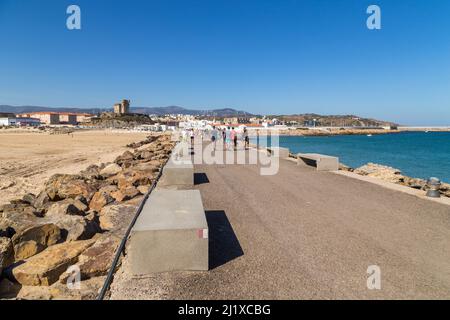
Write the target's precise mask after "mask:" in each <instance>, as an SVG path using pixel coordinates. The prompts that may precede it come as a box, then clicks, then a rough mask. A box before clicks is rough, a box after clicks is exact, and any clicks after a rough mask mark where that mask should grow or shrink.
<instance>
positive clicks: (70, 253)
mask: <svg viewBox="0 0 450 320" xmlns="http://www.w3.org/2000/svg"><path fill="white" fill-rule="evenodd" d="M93 244H94V241H93V240H87V241H76V242H65V243H62V244H57V245H54V246H52V247H49V248H47V249H46V250H45V251H43V252H41V253H39V254H37V255H35V256H33V257H31V258H29V259H28V260H26V261H25V262H24V263H22V264H20V265H14V266H12V268H11V270H9V276H10V277H12V278H13V280H15V281H16V282H18V283H20V284H21V285H23V286H50V285H52V284H53V283H55V282H57V281H58V279H59V277H60V276H61V274H62V273H64V272H65V271H66V270H67V268H68V267H69V266H71V265H74V264H75V263H76V262H77V261H78V256H79V255H80V254H81V253H82V252H83V251H85V250H86V249H87V248H89V247H90V246H92V245H93Z"/></svg>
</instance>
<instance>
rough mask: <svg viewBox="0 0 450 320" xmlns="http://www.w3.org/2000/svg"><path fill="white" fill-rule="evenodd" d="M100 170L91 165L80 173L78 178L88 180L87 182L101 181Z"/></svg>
mask: <svg viewBox="0 0 450 320" xmlns="http://www.w3.org/2000/svg"><path fill="white" fill-rule="evenodd" d="M100 170H101V168H100V167H99V166H97V165H91V166H89V167H87V168H86V169H85V170H83V171H81V172H80V176H82V177H84V178H86V179H88V180H95V179H102V178H103V177H102V175H101V174H100Z"/></svg>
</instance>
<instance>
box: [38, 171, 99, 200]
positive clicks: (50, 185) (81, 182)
mask: <svg viewBox="0 0 450 320" xmlns="http://www.w3.org/2000/svg"><path fill="white" fill-rule="evenodd" d="M45 191H46V192H47V194H48V196H49V198H50V199H51V200H52V201H57V200H63V199H67V198H72V199H75V198H76V197H77V196H80V195H81V196H83V197H84V198H86V199H87V200H88V201H89V200H90V199H91V198H92V196H93V195H94V193H95V192H96V191H97V190H96V189H95V188H94V187H93V186H92V185H90V184H88V183H87V182H86V180H85V178H84V177H82V176H80V175H68V174H56V175H54V176H52V177H51V178H50V179H49V180H48V181H47V183H46V184H45Z"/></svg>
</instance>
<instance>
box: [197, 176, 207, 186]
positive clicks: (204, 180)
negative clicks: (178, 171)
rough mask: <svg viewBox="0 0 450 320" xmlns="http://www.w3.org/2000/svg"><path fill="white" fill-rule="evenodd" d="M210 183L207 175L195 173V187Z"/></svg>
mask: <svg viewBox="0 0 450 320" xmlns="http://www.w3.org/2000/svg"><path fill="white" fill-rule="evenodd" d="M205 183H209V179H208V176H207V175H206V173H194V185H196V186H197V185H199V184H205Z"/></svg>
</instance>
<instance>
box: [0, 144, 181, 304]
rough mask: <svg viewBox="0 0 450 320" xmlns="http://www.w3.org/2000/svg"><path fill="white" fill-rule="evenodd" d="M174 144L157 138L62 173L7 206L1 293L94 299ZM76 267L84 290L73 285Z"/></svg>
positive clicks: (0, 247)
mask: <svg viewBox="0 0 450 320" xmlns="http://www.w3.org/2000/svg"><path fill="white" fill-rule="evenodd" d="M173 147H174V143H173V142H172V141H171V140H170V136H167V135H160V136H157V137H151V138H149V139H147V140H145V141H144V142H142V143H139V147H138V148H137V149H135V150H133V152H131V151H126V152H125V153H124V154H123V155H121V156H119V157H117V159H116V160H115V161H114V162H113V163H107V164H101V165H99V166H97V165H93V166H90V167H89V168H87V169H86V170H84V171H82V172H80V173H79V174H78V175H67V174H57V175H54V176H52V177H51V178H50V179H49V180H48V181H47V182H46V184H45V187H44V189H43V190H42V191H41V192H39V193H37V195H34V194H27V195H25V196H23V198H21V199H18V200H14V201H11V202H10V203H9V204H7V205H4V206H1V207H0V298H19V299H93V298H95V297H96V296H97V294H98V290H99V289H100V287H101V285H102V284H103V282H104V276H105V275H106V274H107V272H108V271H109V268H110V266H111V262H112V260H113V257H114V254H115V251H116V249H117V247H118V245H119V243H120V241H121V239H122V237H123V236H124V234H125V231H126V229H127V227H128V225H129V223H130V222H131V220H132V218H133V216H134V213H135V211H136V208H137V206H138V205H139V204H140V202H141V201H142V199H143V198H144V195H145V194H146V193H147V192H148V191H149V189H150V187H151V184H152V183H153V182H154V181H155V179H156V177H157V176H158V174H159V171H160V170H161V169H162V167H163V165H164V164H165V162H166V161H167V159H168V158H169V156H170V153H171V150H172V149H173ZM73 265H76V266H77V267H78V268H79V270H80V273H81V280H82V282H81V290H69V289H68V287H67V285H66V280H67V278H68V276H69V274H67V273H66V271H67V269H68V268H69V267H71V266H73Z"/></svg>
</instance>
